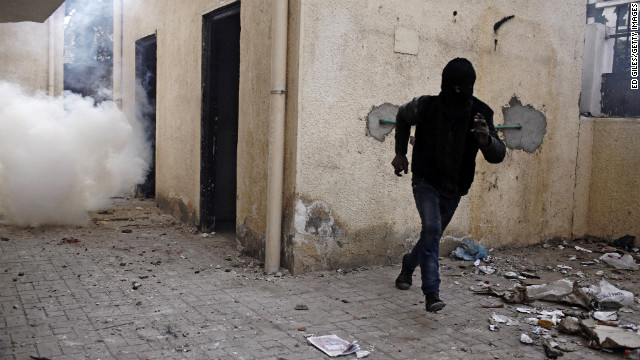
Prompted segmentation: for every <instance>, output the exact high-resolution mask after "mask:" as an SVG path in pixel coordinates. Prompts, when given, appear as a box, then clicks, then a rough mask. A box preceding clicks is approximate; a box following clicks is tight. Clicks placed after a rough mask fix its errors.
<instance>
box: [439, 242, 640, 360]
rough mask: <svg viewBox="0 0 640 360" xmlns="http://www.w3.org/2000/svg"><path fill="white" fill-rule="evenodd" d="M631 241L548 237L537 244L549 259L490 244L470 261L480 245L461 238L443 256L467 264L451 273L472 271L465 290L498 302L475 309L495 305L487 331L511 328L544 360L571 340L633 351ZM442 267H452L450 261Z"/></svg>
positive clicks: (638, 305) (636, 305)
mask: <svg viewBox="0 0 640 360" xmlns="http://www.w3.org/2000/svg"><path fill="white" fill-rule="evenodd" d="M449 241H451V240H450V239H449ZM634 241H635V238H634V237H632V236H625V237H622V238H620V239H617V240H616V241H614V242H612V243H607V242H605V241H603V240H601V239H593V238H591V239H581V240H579V241H572V242H571V244H570V242H569V241H566V240H561V239H555V240H550V241H547V242H545V243H543V244H542V245H541V247H542V248H544V249H546V250H549V249H553V250H554V254H556V255H557V256H555V257H551V258H550V257H548V255H547V256H544V255H542V256H539V257H538V256H536V253H535V250H533V251H526V252H523V254H524V253H526V254H527V255H526V256H525V255H520V254H518V250H517V249H512V250H510V249H502V250H500V251H494V250H493V249H490V250H488V252H487V253H483V254H484V256H482V257H478V258H474V257H473V255H475V254H478V253H482V251H479V250H478V249H480V250H483V249H484V247H482V246H481V245H479V244H475V243H473V242H472V241H471V240H470V239H468V238H465V239H464V241H460V242H459V243H460V246H459V247H458V248H456V249H455V250H454V251H452V252H451V253H450V257H451V258H452V259H457V260H471V261H473V263H470V262H469V261H464V262H462V263H461V264H460V263H458V264H459V265H458V268H461V269H463V271H462V273H461V274H451V275H453V276H463V277H467V278H468V277H470V276H475V277H477V278H476V279H475V280H476V281H477V282H476V284H475V285H473V286H470V287H469V290H470V291H472V292H473V293H474V294H476V295H484V296H487V295H488V296H492V297H498V298H500V299H501V300H502V302H503V304H493V305H490V306H486V305H485V306H483V307H491V308H496V309H501V312H500V313H498V312H494V313H493V314H492V316H491V317H490V318H489V319H488V322H489V325H488V328H489V330H491V331H500V329H501V328H503V327H518V329H519V330H520V331H519V333H520V334H519V341H520V343H522V344H523V346H540V347H542V349H541V350H542V351H544V354H545V356H546V357H547V358H550V359H556V358H558V357H559V356H562V355H563V354H564V353H566V352H573V351H577V350H578V348H577V347H576V345H586V346H588V347H590V348H592V349H598V350H601V351H605V352H618V351H619V352H623V353H624V352H625V351H626V353H630V352H633V351H635V352H638V351H639V350H638V349H640V331H639V327H638V323H637V319H638V318H637V315H635V314H636V313H637V312H639V311H640V298H639V297H638V294H637V293H636V294H634V293H633V291H636V292H637V291H638V290H639V289H640V286H638V284H637V282H638V280H637V278H638V277H637V272H636V271H637V270H638V267H639V266H638V263H637V262H638V261H639V260H640V256H639V250H638V248H637V247H636V246H635V242H634ZM574 243H579V244H580V245H581V246H579V245H572V244H574ZM528 250H531V249H528ZM544 253H546V254H548V251H544ZM461 255H465V256H461ZM452 264H455V263H452ZM445 270H453V271H454V272H455V270H454V267H453V266H452V267H449V269H445ZM456 283H458V284H459V282H456ZM514 310H515V311H514ZM508 311H512V312H511V313H507V312H508ZM630 319H635V320H636V322H635V323H634V322H633V321H632V320H630Z"/></svg>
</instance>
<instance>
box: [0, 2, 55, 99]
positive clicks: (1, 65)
mask: <svg viewBox="0 0 640 360" xmlns="http://www.w3.org/2000/svg"><path fill="white" fill-rule="evenodd" d="M63 21H64V5H63V6H61V7H60V8H59V9H58V10H56V11H55V12H54V13H53V14H52V15H51V16H50V17H49V19H47V20H46V21H45V22H43V23H35V22H19V23H0V49H2V51H0V80H3V81H8V82H12V83H16V84H19V85H20V86H22V87H23V88H24V89H25V90H26V91H29V92H34V91H37V90H40V91H45V92H48V91H49V84H50V80H51V81H52V82H53V85H54V91H53V94H55V95H59V94H61V93H62V85H63V81H62V72H63V65H62V64H63V48H64V23H63ZM51 31H53V36H51V37H50V32H51ZM51 40H53V44H51ZM51 45H53V48H54V52H53V62H54V64H53V66H54V73H53V78H52V79H50V73H49V62H50V61H51V59H50V53H49V47H50V46H51Z"/></svg>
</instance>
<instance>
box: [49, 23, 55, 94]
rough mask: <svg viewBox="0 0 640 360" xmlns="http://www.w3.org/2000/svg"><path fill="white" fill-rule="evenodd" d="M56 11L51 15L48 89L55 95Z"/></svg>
mask: <svg viewBox="0 0 640 360" xmlns="http://www.w3.org/2000/svg"><path fill="white" fill-rule="evenodd" d="M54 20H55V12H54V13H53V14H51V16H49V20H47V21H48V22H49V64H48V65H49V77H48V79H47V91H48V92H49V96H54V95H55V94H54V91H55V84H56V83H55V76H56V72H55V69H56V67H55V62H56V59H55V56H56V47H55V45H56V44H55V30H56V28H55V21H54Z"/></svg>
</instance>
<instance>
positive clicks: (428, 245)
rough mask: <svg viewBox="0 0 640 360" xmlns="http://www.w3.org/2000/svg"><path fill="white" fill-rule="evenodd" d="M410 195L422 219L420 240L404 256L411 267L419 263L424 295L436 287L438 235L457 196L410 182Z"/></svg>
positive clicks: (451, 211) (458, 198)
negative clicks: (443, 193) (449, 195)
mask: <svg viewBox="0 0 640 360" xmlns="http://www.w3.org/2000/svg"><path fill="white" fill-rule="evenodd" d="M413 197H414V199H415V200H416V206H417V207H418V212H419V213H420V219H421V220H422V231H421V232H420V240H418V242H417V243H416V245H415V246H414V247H413V250H412V251H411V253H409V256H408V257H407V260H408V264H407V265H409V266H410V268H411V269H415V268H416V267H417V266H418V265H420V272H421V273H422V292H423V293H424V294H425V295H426V294H428V293H432V292H438V291H440V273H439V271H438V254H439V248H440V237H441V236H442V232H443V231H444V229H445V228H446V227H447V225H449V222H450V221H451V218H452V217H453V213H454V212H455V211H456V208H457V207H458V203H459V202H460V196H454V197H447V196H443V195H441V194H440V192H439V191H438V190H436V189H435V188H434V187H432V186H431V185H428V184H425V183H418V184H414V185H413Z"/></svg>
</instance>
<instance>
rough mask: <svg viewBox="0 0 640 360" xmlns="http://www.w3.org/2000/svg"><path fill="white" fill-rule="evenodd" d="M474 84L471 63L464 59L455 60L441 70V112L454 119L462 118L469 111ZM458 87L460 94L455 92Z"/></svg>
mask: <svg viewBox="0 0 640 360" xmlns="http://www.w3.org/2000/svg"><path fill="white" fill-rule="evenodd" d="M475 82H476V72H475V70H474V69H473V65H471V62H470V61H469V60H467V59H465V58H455V59H453V60H451V61H449V63H448V64H447V66H445V67H444V70H442V85H441V86H440V89H441V91H440V99H441V102H442V105H444V108H443V110H444V111H445V112H446V113H447V114H449V115H452V116H454V117H462V116H465V115H467V114H468V112H469V111H471V99H472V97H473V85H474V84H475ZM456 86H460V92H459V93H457V92H456V90H455V87H456Z"/></svg>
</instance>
